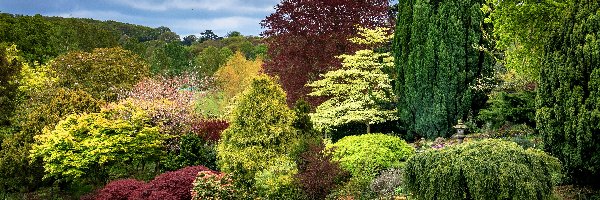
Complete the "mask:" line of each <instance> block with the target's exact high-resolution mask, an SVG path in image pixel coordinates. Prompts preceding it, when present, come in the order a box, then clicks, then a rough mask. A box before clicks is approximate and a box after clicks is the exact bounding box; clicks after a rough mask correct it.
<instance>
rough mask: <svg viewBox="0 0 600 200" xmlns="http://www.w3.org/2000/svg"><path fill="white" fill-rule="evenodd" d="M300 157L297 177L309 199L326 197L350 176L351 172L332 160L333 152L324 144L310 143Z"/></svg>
mask: <svg viewBox="0 0 600 200" xmlns="http://www.w3.org/2000/svg"><path fill="white" fill-rule="evenodd" d="M300 158H301V159H300V164H299V165H298V170H299V173H298V174H297V175H296V179H297V180H298V184H299V185H300V188H301V189H302V191H303V192H304V194H305V195H306V197H307V198H308V199H325V197H327V195H328V194H329V193H330V192H331V191H332V190H333V189H335V188H336V187H338V186H339V185H341V184H343V183H344V182H345V181H347V180H348V178H350V173H348V172H346V171H344V170H342V168H341V167H340V164H339V163H338V162H335V161H332V160H331V153H330V152H329V150H327V149H325V145H323V144H319V145H310V146H309V148H308V151H306V152H304V153H302V154H301V155H300Z"/></svg>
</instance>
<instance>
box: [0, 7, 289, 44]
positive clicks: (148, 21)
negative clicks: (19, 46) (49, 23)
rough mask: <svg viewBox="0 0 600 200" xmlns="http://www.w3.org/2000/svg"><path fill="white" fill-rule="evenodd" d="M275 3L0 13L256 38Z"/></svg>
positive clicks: (29, 9) (24, 9)
mask: <svg viewBox="0 0 600 200" xmlns="http://www.w3.org/2000/svg"><path fill="white" fill-rule="evenodd" d="M277 3H279V0H0V12H3V13H11V14H21V15H35V14H41V15H44V16H59V17H76V18H92V19H96V20H113V21H118V22H125V23H130V24H137V25H144V26H149V27H153V28H156V27H159V26H166V27H168V28H170V29H171V31H173V32H175V33H177V34H178V35H179V36H181V37H182V38H183V37H185V36H187V35H197V36H199V34H200V33H201V32H204V30H207V29H208V30H213V32H214V33H216V34H217V35H219V36H225V35H226V34H227V33H228V32H230V31H239V32H240V33H242V35H255V36H258V35H259V34H260V32H262V29H261V27H260V24H259V23H260V21H262V20H263V19H264V18H265V17H266V16H268V15H269V14H271V13H273V12H274V11H275V9H274V7H275V5H277Z"/></svg>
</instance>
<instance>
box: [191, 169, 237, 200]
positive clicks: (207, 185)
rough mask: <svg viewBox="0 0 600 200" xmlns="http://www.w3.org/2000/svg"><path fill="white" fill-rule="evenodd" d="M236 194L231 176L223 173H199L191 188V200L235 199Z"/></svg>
mask: <svg viewBox="0 0 600 200" xmlns="http://www.w3.org/2000/svg"><path fill="white" fill-rule="evenodd" d="M236 194H237V191H236V190H235V187H234V186H233V180H232V179H231V176H230V175H229V174H225V173H218V172H212V171H201V172H200V173H198V176H197V177H196V180H195V181H194V183H193V187H192V200H201V199H205V200H211V199H214V200H218V199H236Z"/></svg>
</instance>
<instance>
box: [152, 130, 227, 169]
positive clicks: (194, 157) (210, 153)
mask: <svg viewBox="0 0 600 200" xmlns="http://www.w3.org/2000/svg"><path fill="white" fill-rule="evenodd" d="M162 164H163V169H164V170H166V171H173V170H177V169H181V168H183V167H187V166H196V165H202V166H205V167H208V168H210V169H214V170H216V169H217V151H216V147H215V145H214V144H210V143H207V142H205V141H204V140H203V139H202V138H201V137H200V136H198V135H196V134H186V135H183V136H181V137H180V138H179V149H178V150H177V151H174V152H171V153H170V154H169V155H167V159H166V160H165V161H162Z"/></svg>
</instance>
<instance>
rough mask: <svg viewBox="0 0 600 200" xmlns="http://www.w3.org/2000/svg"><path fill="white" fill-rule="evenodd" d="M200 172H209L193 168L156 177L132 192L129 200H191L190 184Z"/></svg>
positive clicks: (204, 168)
mask: <svg viewBox="0 0 600 200" xmlns="http://www.w3.org/2000/svg"><path fill="white" fill-rule="evenodd" d="M201 171H211V170H210V169H208V168H206V167H204V166H193V167H186V168H183V169H180V170H177V171H173V172H166V173H163V174H161V175H158V176H156V177H155V178H154V180H152V181H150V182H149V183H147V184H146V185H145V186H144V187H140V188H138V189H137V190H135V191H133V193H132V194H131V196H130V197H129V200H165V199H167V200H189V199H191V198H192V196H191V192H190V191H191V190H192V183H193V182H194V180H195V179H196V175H198V172H201Z"/></svg>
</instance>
